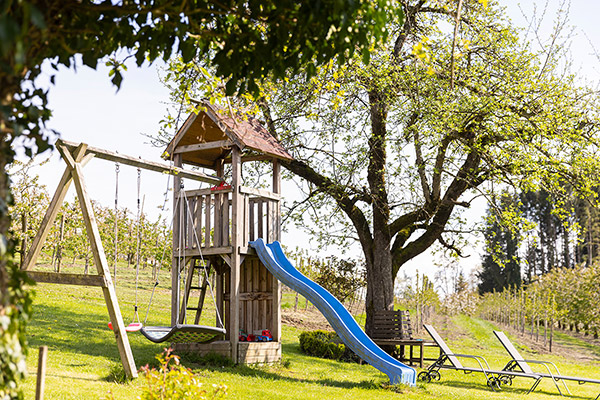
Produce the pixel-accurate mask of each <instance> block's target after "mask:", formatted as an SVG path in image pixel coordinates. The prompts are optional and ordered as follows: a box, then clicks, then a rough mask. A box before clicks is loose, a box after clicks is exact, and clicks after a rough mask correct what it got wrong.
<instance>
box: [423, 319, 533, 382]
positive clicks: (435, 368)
mask: <svg viewBox="0 0 600 400" xmlns="http://www.w3.org/2000/svg"><path fill="white" fill-rule="evenodd" d="M423 326H424V327H425V330H427V332H428V333H429V335H430V336H431V338H432V339H433V340H434V341H435V342H436V344H437V345H438V346H439V347H440V351H441V352H442V354H441V355H440V357H439V358H438V359H437V360H436V361H434V363H433V364H431V365H430V366H429V367H428V368H427V370H426V371H421V372H420V373H419V375H418V379H419V380H420V381H428V382H429V381H431V380H432V379H435V380H439V379H440V376H441V375H440V372H439V371H440V369H450V370H456V371H463V372H464V373H465V374H470V373H472V372H480V373H482V374H483V375H484V376H485V379H486V382H487V385H488V387H490V388H491V389H492V390H493V391H497V390H500V385H501V384H503V383H504V384H507V383H509V382H510V383H512V378H514V377H522V378H531V379H535V382H534V383H533V385H532V386H531V388H530V389H529V390H528V391H527V394H529V393H531V392H532V391H533V390H534V389H535V388H536V387H537V386H538V385H539V383H540V381H541V379H542V378H543V376H542V375H541V374H536V373H531V374H529V373H525V372H518V371H511V370H493V369H491V368H490V366H489V364H488V362H487V360H486V359H485V358H484V357H482V356H477V355H472V354H456V353H453V352H452V351H451V350H450V348H449V347H448V345H447V344H446V342H445V341H444V339H442V337H441V336H440V335H439V334H438V333H437V331H436V330H435V328H434V327H433V326H432V325H427V324H425V325H423ZM459 358H468V359H473V360H476V361H477V363H478V365H479V368H471V367H464V366H463V365H462V364H461V363H460V361H459ZM446 362H449V364H446ZM484 365H485V367H484Z"/></svg>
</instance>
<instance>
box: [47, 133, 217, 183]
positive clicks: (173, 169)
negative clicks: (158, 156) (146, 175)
mask: <svg viewBox="0 0 600 400" xmlns="http://www.w3.org/2000/svg"><path fill="white" fill-rule="evenodd" d="M79 145H80V144H79V143H75V142H69V141H66V140H62V139H59V140H57V141H56V147H57V148H60V147H61V146H64V147H66V148H67V149H68V150H69V151H70V152H73V151H75V149H77V147H78V146H79ZM59 151H60V150H59ZM86 154H92V155H93V156H95V157H97V158H101V159H103V160H108V161H113V162H118V163H120V164H126V165H131V166H133V167H138V168H142V169H147V170H150V171H156V172H161V173H163V174H170V175H174V176H178V177H180V178H186V179H192V180H195V181H201V182H207V183H210V184H212V185H218V184H219V183H221V182H223V179H222V178H219V177H217V176H212V175H207V174H204V173H202V172H199V171H190V170H185V169H183V168H181V167H177V166H172V165H169V164H164V163H159V162H155V161H148V160H143V159H141V158H136V157H132V156H128V155H124V154H119V153H116V152H114V151H109V150H104V149H101V148H98V147H87V151H86Z"/></svg>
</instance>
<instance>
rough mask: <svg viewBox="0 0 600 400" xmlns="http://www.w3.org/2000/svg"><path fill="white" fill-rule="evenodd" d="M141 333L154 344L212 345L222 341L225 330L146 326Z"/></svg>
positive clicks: (181, 325)
mask: <svg viewBox="0 0 600 400" xmlns="http://www.w3.org/2000/svg"><path fill="white" fill-rule="evenodd" d="M140 332H141V333H142V335H144V336H145V337H146V338H147V339H148V340H151V341H153V342H154V343H162V342H166V341H167V340H168V341H170V342H172V343H210V342H214V341H215V340H218V339H222V338H223V337H224V336H225V329H223V328H217V327H214V326H203V325H183V324H177V325H175V326H145V327H143V328H142V329H141V330H140Z"/></svg>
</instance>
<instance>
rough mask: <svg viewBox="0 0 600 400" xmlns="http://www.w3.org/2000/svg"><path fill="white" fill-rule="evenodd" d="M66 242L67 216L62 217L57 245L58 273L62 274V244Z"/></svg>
mask: <svg viewBox="0 0 600 400" xmlns="http://www.w3.org/2000/svg"><path fill="white" fill-rule="evenodd" d="M63 240H65V214H63V215H61V216H60V232H59V236H58V243H57V244H56V269H55V271H56V272H60V264H61V262H62V242H63Z"/></svg>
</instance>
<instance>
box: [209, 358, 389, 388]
mask: <svg viewBox="0 0 600 400" xmlns="http://www.w3.org/2000/svg"><path fill="white" fill-rule="evenodd" d="M340 364H342V363H341V362H340ZM333 366H334V369H343V365H341V366H335V365H333ZM329 367H330V368H331V366H329ZM206 369H208V370H209V371H213V372H217V371H218V372H227V373H231V374H235V375H239V376H244V377H250V378H260V379H267V380H272V381H285V382H292V383H294V382H304V383H312V384H316V385H321V386H330V387H335V388H341V389H355V388H360V389H381V388H382V385H381V383H378V382H376V381H375V380H374V379H365V380H362V381H358V382H357V381H342V380H337V379H332V378H321V379H311V378H294V377H291V376H285V375H281V374H278V373H277V372H275V371H269V370H267V369H266V368H262V367H254V366H248V365H237V366H235V367H230V368H220V369H219V368H213V367H209V368H206Z"/></svg>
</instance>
